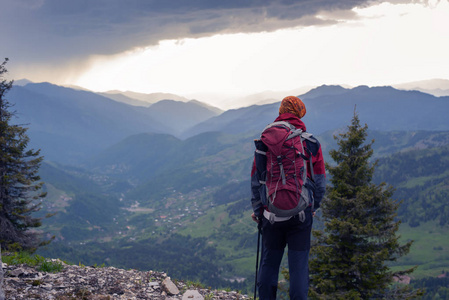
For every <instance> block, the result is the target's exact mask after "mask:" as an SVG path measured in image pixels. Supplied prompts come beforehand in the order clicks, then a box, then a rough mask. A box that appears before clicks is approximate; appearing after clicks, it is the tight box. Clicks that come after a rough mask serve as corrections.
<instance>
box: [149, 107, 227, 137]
mask: <svg viewBox="0 0 449 300" xmlns="http://www.w3.org/2000/svg"><path fill="white" fill-rule="evenodd" d="M146 111H147V113H148V115H149V116H150V117H151V118H152V119H154V120H156V121H157V122H159V123H161V124H164V126H166V127H167V128H168V129H169V131H170V132H171V133H172V134H174V135H176V136H178V135H179V134H180V133H181V132H182V131H184V130H185V129H186V128H190V127H192V126H194V125H196V124H198V123H200V122H203V121H205V120H208V119H210V118H212V117H214V116H216V115H218V114H220V113H221V111H220V110H219V109H218V108H214V107H211V106H208V105H206V104H203V103H201V102H199V101H189V102H179V101H174V100H162V101H159V102H157V103H155V104H153V105H151V106H150V107H149V108H148V109H147V110H146Z"/></svg>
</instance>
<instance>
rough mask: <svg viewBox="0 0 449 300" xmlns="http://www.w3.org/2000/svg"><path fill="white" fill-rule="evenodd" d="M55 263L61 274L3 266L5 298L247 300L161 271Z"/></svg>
mask: <svg viewBox="0 0 449 300" xmlns="http://www.w3.org/2000/svg"><path fill="white" fill-rule="evenodd" d="M54 261H56V262H57V263H58V264H59V263H60V264H61V266H62V270H61V271H59V272H55V273H46V272H41V271H38V270H37V269H36V268H34V267H30V266H27V265H7V264H3V272H4V292H5V299H7V300H16V299H27V300H31V299H55V300H72V299H86V300H112V299H126V300H128V299H130V300H131V299H132V300H134V299H167V300H168V299H183V300H197V299H249V298H248V297H247V296H245V295H241V294H239V293H237V292H228V291H217V290H209V289H204V288H199V287H191V286H190V287H189V286H187V285H186V284H185V283H183V282H177V281H172V280H171V279H170V277H168V276H167V274H165V273H160V272H153V271H147V272H142V271H137V270H122V269H117V268H114V267H104V268H102V267H87V266H74V265H67V264H65V263H63V262H59V261H57V260H54Z"/></svg>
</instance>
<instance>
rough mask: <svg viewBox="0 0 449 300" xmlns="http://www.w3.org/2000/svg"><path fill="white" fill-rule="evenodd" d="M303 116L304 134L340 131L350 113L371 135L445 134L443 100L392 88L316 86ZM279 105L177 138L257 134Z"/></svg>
mask: <svg viewBox="0 0 449 300" xmlns="http://www.w3.org/2000/svg"><path fill="white" fill-rule="evenodd" d="M299 97H300V98H301V99H302V100H303V101H304V104H305V105H306V108H307V113H306V115H305V117H304V118H303V120H304V122H305V124H306V125H307V129H308V131H310V132H312V133H314V134H321V133H323V132H326V131H328V130H333V129H336V128H342V127H345V126H346V125H347V124H348V122H349V121H350V120H351V118H352V116H353V113H354V111H356V112H357V113H358V114H359V117H360V120H361V122H363V123H367V124H368V125H369V126H370V129H372V130H387V131H390V130H405V131H408V130H449V122H447V116H446V114H447V113H446V112H447V111H449V97H435V96H433V95H429V94H425V93H422V92H418V91H402V90H397V89H394V88H392V87H372V88H370V87H367V86H359V87H356V88H352V89H346V88H342V87H340V86H325V85H324V86H320V87H317V88H315V89H313V90H311V91H309V92H307V93H306V94H303V95H299ZM278 109H279V102H277V103H272V104H267V105H254V106H250V107H244V108H241V109H235V110H228V111H226V112H225V113H223V114H221V115H219V116H216V117H213V118H210V119H208V120H207V121H205V122H203V123H200V124H197V125H195V126H194V127H192V128H191V129H189V130H187V131H186V132H184V134H183V137H189V136H193V135H195V134H199V133H201V132H204V131H206V130H209V131H222V132H226V133H239V132H246V131H251V130H252V131H260V130H261V129H263V128H264V126H266V125H267V124H269V123H271V122H273V120H274V118H276V116H277V115H278Z"/></svg>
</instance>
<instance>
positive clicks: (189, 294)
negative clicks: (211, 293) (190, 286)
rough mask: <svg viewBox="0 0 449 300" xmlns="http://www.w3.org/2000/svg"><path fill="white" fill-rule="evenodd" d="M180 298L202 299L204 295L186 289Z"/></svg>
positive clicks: (184, 299)
mask: <svg viewBox="0 0 449 300" xmlns="http://www.w3.org/2000/svg"><path fill="white" fill-rule="evenodd" d="M182 300H204V297H203V296H201V294H200V293H199V292H198V291H196V290H187V291H186V292H185V293H184V294H183V295H182Z"/></svg>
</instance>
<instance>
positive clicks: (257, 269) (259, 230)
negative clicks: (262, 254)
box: [254, 220, 262, 300]
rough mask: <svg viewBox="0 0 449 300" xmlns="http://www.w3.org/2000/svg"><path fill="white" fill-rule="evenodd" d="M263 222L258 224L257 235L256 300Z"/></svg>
mask: <svg viewBox="0 0 449 300" xmlns="http://www.w3.org/2000/svg"><path fill="white" fill-rule="evenodd" d="M261 222H262V221H261V220H259V223H258V224H257V229H258V234H257V255H256V276H255V277H256V279H255V281H254V300H256V296H257V274H258V273H259V272H258V271H259V246H260V232H261V229H260V227H261Z"/></svg>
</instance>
